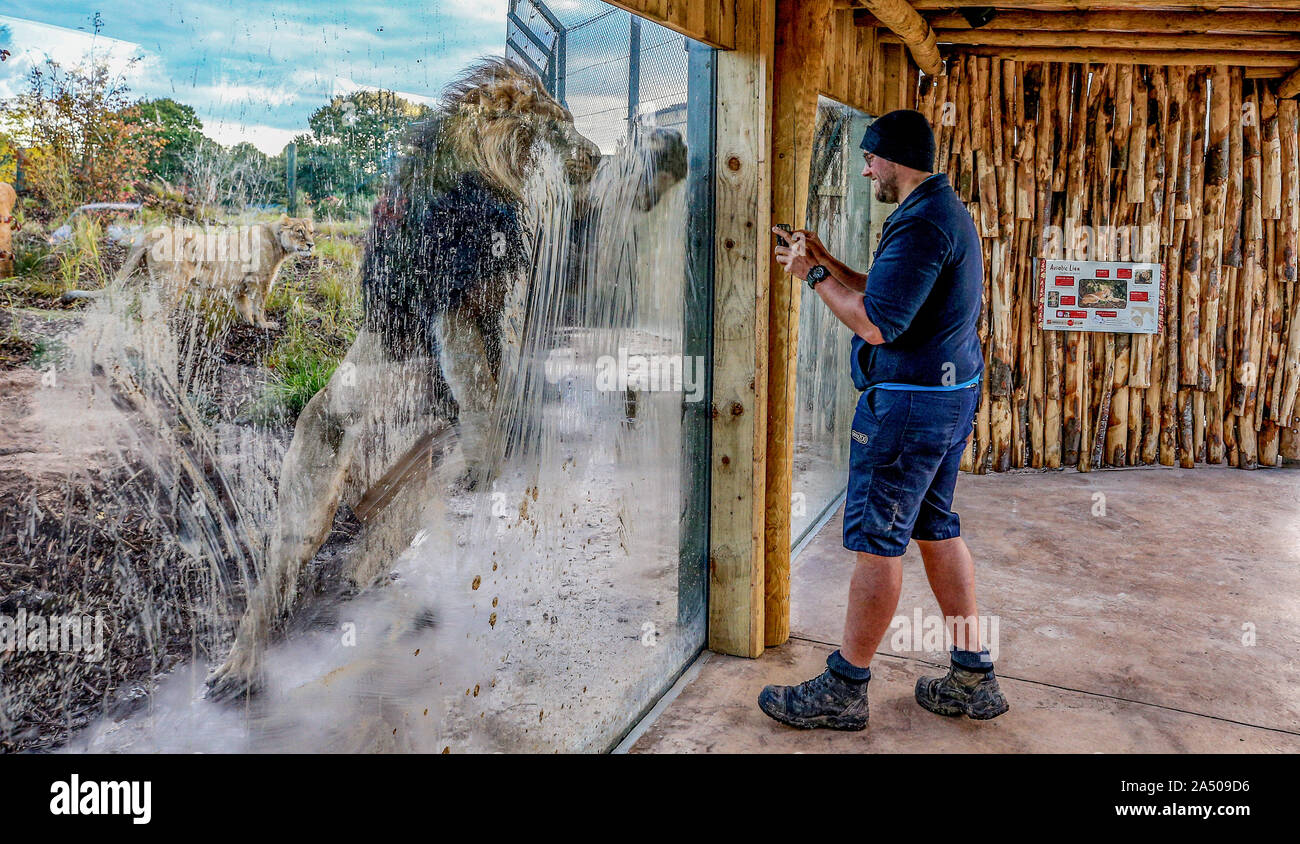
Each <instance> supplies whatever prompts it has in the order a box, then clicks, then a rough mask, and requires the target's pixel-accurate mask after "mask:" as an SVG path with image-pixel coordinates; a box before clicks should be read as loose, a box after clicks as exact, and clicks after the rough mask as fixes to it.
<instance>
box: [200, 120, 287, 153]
mask: <svg viewBox="0 0 1300 844" xmlns="http://www.w3.org/2000/svg"><path fill="white" fill-rule="evenodd" d="M301 133H302V130H299V129H280V128H277V127H275V126H265V125H260V124H250V123H243V122H241V121H238V120H224V119H216V120H205V121H204V123H203V134H205V135H207V136H208V137H209V138H212V140H214V141H216V142H217V143H220V144H223V145H225V146H228V147H230V146H234V145H235V144H237V143H240V142H242V141H247V142H248V143H250V144H252V145H253V146H255V147H257V148H258V149H260V150H261V151H262V152H264V153H266V154H267V155H278V154H279V153H280V151H281V150H282V149H284V145H285V144H287V143H289V142H290V141H292V140H293V139H294V137H295V136H296V135H299V134H301Z"/></svg>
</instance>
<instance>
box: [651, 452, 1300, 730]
mask: <svg viewBox="0 0 1300 844" xmlns="http://www.w3.org/2000/svg"><path fill="white" fill-rule="evenodd" d="M1102 505H1104V509H1103V507H1102ZM956 509H957V511H958V512H959V513H960V514H961V516H962V532H963V534H964V535H965V537H966V541H967V542H968V544H969V545H970V547H971V550H972V552H973V554H974V556H975V560H976V572H977V574H976V579H977V589H978V596H979V607H980V612H981V614H982V615H987V616H996V617H997V618H998V622H999V625H998V639H997V643H998V649H999V651H1000V653H999V654H998V660H997V666H998V676H999V678H1000V682H1001V684H1002V688H1003V690H1004V692H1005V693H1006V695H1007V698H1008V700H1009V701H1010V703H1011V710H1010V712H1008V713H1007V714H1006V715H1003V716H1002V717H1001V718H998V719H997V720H995V721H992V722H987V723H982V724H981V723H976V722H972V721H969V720H966V719H947V718H942V717H940V716H936V715H931V714H930V713H928V712H925V711H924V710H922V709H921V708H920V707H918V706H917V705H916V703H915V701H914V700H913V699H912V688H913V685H914V684H915V682H916V678H917V677H918V676H920V675H922V674H931V675H933V674H935V673H937V672H936V670H935V668H934V667H933V666H935V665H937V664H939V663H941V662H942V663H944V664H945V665H946V661H947V660H946V656H944V655H943V654H941V653H940V652H936V651H927V650H924V649H922V648H921V645H920V644H918V645H917V648H916V649H913V650H901V649H895V648H891V646H890V645H891V643H890V638H891V637H890V636H889V635H887V636H886V639H885V643H884V645H883V646H882V648H881V651H880V653H879V654H878V655H877V658H876V660H875V661H874V662H873V664H872V671H873V675H874V676H873V679H872V683H871V714H872V717H871V726H870V727H869V728H868V729H867V730H866V731H864V732H861V733H831V732H827V731H821V730H818V731H812V732H804V731H800V730H794V729H791V728H788V727H784V726H782V725H780V724H777V723H775V722H773V721H771V720H769V719H768V718H767V717H766V716H764V715H763V714H762V713H761V712H760V711H759V710H758V708H757V706H756V704H755V699H756V697H757V695H758V692H759V690H760V689H761V688H762V687H763V685H764V684H766V683H772V682H777V683H794V682H799V681H801V680H805V679H808V678H809V677H812V676H813V675H815V674H817V673H819V672H820V671H821V670H822V668H823V667H824V660H825V657H826V654H827V653H829V652H830V651H831V650H833V649H834V648H835V647H836V646H837V644H838V642H839V637H840V634H841V630H842V626H843V621H844V610H845V605H846V598H847V590H848V580H849V576H850V574H851V571H852V565H853V557H852V555H851V554H850V553H849V552H847V551H845V550H844V549H843V547H842V546H841V542H840V531H841V522H840V514H837V515H836V516H835V517H834V518H832V519H831V521H830V522H828V523H827V524H826V525H825V526H824V527H823V528H822V529H821V531H820V532H819V534H818V535H817V537H816V538H815V539H814V540H813V541H812V542H811V543H810V544H809V545H808V547H807V548H806V549H805V550H804V551H803V553H802V554H801V555H800V556H799V557H798V558H797V559H796V560H795V562H794V567H793V572H792V596H791V603H792V613H791V629H792V631H793V635H792V637H791V640H790V641H789V642H788V643H787V644H785V645H783V646H781V647H778V648H769V649H768V651H767V652H766V653H765V654H764V655H763V657H761V658H760V659H757V660H746V659H739V658H734V657H725V656H719V655H716V654H715V655H711V657H710V658H709V659H708V661H707V662H706V663H705V664H704V665H703V666H702V667H701V670H700V671H699V672H698V675H697V676H695V678H694V679H693V680H691V681H690V682H689V683H687V684H684V686H683V687H681V688H680V693H679V694H678V696H677V697H676V698H674V699H673V700H672V701H671V703H669V704H668V705H667V706H666V707H664V708H662V711H661V712H660V714H659V715H658V717H657V718H656V719H655V721H654V722H653V723H652V724H651V725H649V727H648V729H646V730H645V732H644V733H643V734H642V735H641V737H640V738H639V739H638V740H637V741H636V742H635V744H633V746H632V747H631V750H632V752H661V753H663V752H668V753H681V752H799V751H804V752H844V751H850V752H942V751H966V752H1102V753H1126V752H1292V753H1295V752H1300V695H1298V694H1297V687H1298V681H1300V666H1297V663H1296V659H1297V655H1298V654H1300V621H1298V620H1297V619H1298V618H1300V470H1298V469H1295V468H1289V469H1275V470H1262V471H1255V472H1246V471H1241V470H1236V469H1226V468H1204V467H1203V468H1197V469H1195V470H1187V471H1184V470H1179V469H1162V468H1155V469H1131V470H1123V471H1106V472H1093V473H1090V474H1079V473H1076V472H1055V473H1033V474H1004V475H985V476H966V475H963V476H962V478H961V480H960V481H959V482H958V484H957V503H956ZM903 562H904V573H903V591H902V597H901V600H900V602H899V608H898V612H897V615H898V616H907V617H909V618H910V617H912V616H913V614H914V613H915V612H916V610H917V609H918V608H919V610H920V612H921V613H922V614H923V615H924V616H930V615H935V616H937V615H938V613H939V610H938V605H937V603H936V602H935V600H934V597H933V596H932V595H931V594H930V591H929V587H928V585H927V583H926V579H925V572H924V569H923V568H922V566H921V559H920V555H919V553H918V552H917V550H916V546H915V544H913V545H912V546H911V547H910V548H909V549H908V552H907V555H906V557H904V561H903ZM1251 634H1253V637H1254V638H1253V643H1252V642H1251V639H1250V635H1251Z"/></svg>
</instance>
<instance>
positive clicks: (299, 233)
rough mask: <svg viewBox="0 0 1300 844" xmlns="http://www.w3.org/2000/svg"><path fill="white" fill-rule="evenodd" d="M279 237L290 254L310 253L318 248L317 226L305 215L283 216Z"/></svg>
mask: <svg viewBox="0 0 1300 844" xmlns="http://www.w3.org/2000/svg"><path fill="white" fill-rule="evenodd" d="M279 239H280V247H281V248H282V249H284V251H285V252H288V253H289V254H290V255H310V254H311V253H312V250H313V249H315V248H316V227H315V225H313V223H312V221H311V220H308V219H306V218H303V217H281V218H280V231H279Z"/></svg>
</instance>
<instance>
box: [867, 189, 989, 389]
mask: <svg viewBox="0 0 1300 844" xmlns="http://www.w3.org/2000/svg"><path fill="white" fill-rule="evenodd" d="M983 293H984V260H983V253H982V252H981V250H980V239H979V233H978V232H977V231H976V230H975V222H974V221H973V220H972V219H971V216H970V213H969V212H967V210H966V207H965V206H964V205H962V203H961V200H960V199H959V198H958V197H957V194H956V193H955V192H954V191H953V189H952V187H951V186H950V185H949V184H948V177H947V176H946V175H945V174H943V173H935V174H934V175H932V176H930V177H929V178H928V179H926V180H925V181H923V182H922V183H921V184H919V185H917V186H916V188H915V189H914V190H913V191H912V192H911V193H910V194H908V196H907V198H906V199H905V200H903V202H902V203H901V204H900V205H899V206H898V207H897V208H895V209H894V213H892V214H890V215H889V217H888V218H886V219H885V225H884V230H883V232H882V233H881V237H880V245H879V246H878V247H877V248H876V252H875V255H874V256H873V258H872V262H871V269H870V271H869V272H868V274H867V285H866V292H865V294H864V295H863V303H864V305H865V306H866V310H867V318H868V319H870V320H871V321H872V323H874V324H875V325H876V327H878V328H879V329H880V333H881V334H882V335H883V337H884V340H885V342H884V343H881V344H880V345H878V346H873V345H871V344H870V343H868V342H866V341H865V340H863V339H862V338H861V337H858V336H857V335H854V337H853V353H852V368H853V384H854V385H855V386H856V387H857V388H858V389H859V390H865V389H867V388H868V387H870V386H872V385H875V384H885V383H893V384H908V385H916V386H925V387H942V386H953V385H956V384H962V383H965V382H967V381H969V380H971V379H973V378H977V377H978V376H979V375H980V373H982V372H983V371H984V356H983V354H982V353H981V351H980V341H979V335H978V333H977V332H976V327H975V326H976V323H977V322H978V320H979V314H980V299H981V297H982V296H983Z"/></svg>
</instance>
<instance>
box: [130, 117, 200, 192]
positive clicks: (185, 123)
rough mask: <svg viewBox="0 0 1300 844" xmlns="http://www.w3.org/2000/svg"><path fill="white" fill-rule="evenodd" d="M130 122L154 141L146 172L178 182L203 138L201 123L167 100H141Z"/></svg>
mask: <svg viewBox="0 0 1300 844" xmlns="http://www.w3.org/2000/svg"><path fill="white" fill-rule="evenodd" d="M130 122H132V123H136V124H138V125H140V126H142V127H143V129H144V133H145V134H147V135H148V136H149V137H150V138H153V139H154V140H156V141H157V147H156V148H155V149H154V150H153V154H152V155H150V156H149V171H150V172H151V173H153V175H155V176H157V177H158V178H160V179H162V180H164V181H166V182H171V183H173V184H174V183H176V182H179V181H181V179H182V178H183V177H184V175H185V167H186V165H187V164H188V163H189V162H190V161H191V160H192V159H193V157H194V153H195V151H196V150H197V149H198V146H199V143H200V139H202V138H203V123H202V122H201V121H200V120H199V118H198V115H196V114H195V113H194V109H193V108H192V107H190V106H187V105H184V104H183V103H178V102H176V101H175V100H173V99H169V98H162V99H157V100H142V101H141V102H139V103H138V104H137V105H136V108H135V114H134V115H133V116H132V117H131V118H130Z"/></svg>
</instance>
